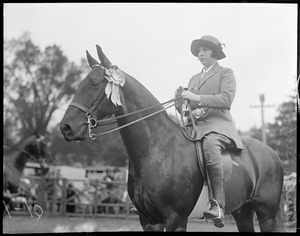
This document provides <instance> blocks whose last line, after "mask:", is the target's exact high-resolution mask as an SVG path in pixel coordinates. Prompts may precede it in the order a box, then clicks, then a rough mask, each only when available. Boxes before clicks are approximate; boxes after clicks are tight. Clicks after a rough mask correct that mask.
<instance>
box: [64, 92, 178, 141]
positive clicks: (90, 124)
mask: <svg viewBox="0 0 300 236" xmlns="http://www.w3.org/2000/svg"><path fill="white" fill-rule="evenodd" d="M182 100H183V99H182V98H180V97H178V98H173V99H171V100H169V101H166V102H163V103H159V104H156V105H153V106H150V107H147V108H143V109H141V110H137V111H134V112H130V113H127V114H124V115H120V116H115V117H113V118H107V119H102V120H96V119H94V118H93V117H92V116H91V114H90V112H89V109H88V108H87V107H85V106H82V105H81V104H79V103H76V102H71V103H70V105H69V106H73V107H76V108H78V109H79V110H81V111H83V112H85V115H86V116H87V119H88V120H87V122H86V123H85V124H84V125H88V136H89V137H90V138H91V139H92V140H95V139H96V137H97V136H100V135H104V134H109V133H112V132H114V131H117V130H120V129H123V128H125V127H127V126H130V125H133V124H135V123H137V122H139V121H142V120H145V119H147V118H149V117H152V116H154V115H156V114H158V113H160V112H163V111H165V110H166V109H168V108H170V107H172V106H175V105H176V104H177V103H180V102H181V101H182ZM170 103H173V104H170ZM164 105H166V106H165V107H164V108H162V109H160V110H158V111H156V112H153V113H151V114H149V115H146V116H144V117H141V118H139V119H136V120H134V121H132V122H129V123H127V124H125V125H122V126H119V127H116V128H113V129H110V130H107V131H104V132H102V133H99V134H94V133H92V129H93V128H96V127H97V126H103V125H108V124H114V123H116V120H118V119H121V118H125V117H129V116H132V115H135V114H137V113H141V112H144V111H148V110H150V109H153V108H156V107H159V106H164Z"/></svg>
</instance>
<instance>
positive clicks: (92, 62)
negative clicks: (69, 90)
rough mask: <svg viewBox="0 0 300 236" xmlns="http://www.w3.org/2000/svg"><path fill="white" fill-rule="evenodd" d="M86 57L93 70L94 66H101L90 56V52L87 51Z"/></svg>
mask: <svg viewBox="0 0 300 236" xmlns="http://www.w3.org/2000/svg"><path fill="white" fill-rule="evenodd" d="M86 57H87V60H88V63H89V65H90V67H91V68H93V65H95V64H99V62H98V61H97V60H96V59H94V58H93V57H92V56H91V55H90V53H89V52H88V50H86Z"/></svg>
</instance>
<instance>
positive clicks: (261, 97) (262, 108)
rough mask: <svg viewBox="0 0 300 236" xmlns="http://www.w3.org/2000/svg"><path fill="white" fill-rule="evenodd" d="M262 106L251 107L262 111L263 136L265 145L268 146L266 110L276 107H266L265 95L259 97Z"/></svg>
mask: <svg viewBox="0 0 300 236" xmlns="http://www.w3.org/2000/svg"><path fill="white" fill-rule="evenodd" d="M259 99H260V106H250V108H260V109H261V136H262V141H263V143H265V144H267V136H266V127H265V118H264V108H268V107H274V105H264V102H265V95H264V94H261V95H259Z"/></svg>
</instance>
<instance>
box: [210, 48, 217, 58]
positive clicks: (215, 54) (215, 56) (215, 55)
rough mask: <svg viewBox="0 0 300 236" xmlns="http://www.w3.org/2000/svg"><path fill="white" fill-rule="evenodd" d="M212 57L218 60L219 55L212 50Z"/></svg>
mask: <svg viewBox="0 0 300 236" xmlns="http://www.w3.org/2000/svg"><path fill="white" fill-rule="evenodd" d="M211 57H213V58H216V59H217V53H215V51H214V50H212V49H211Z"/></svg>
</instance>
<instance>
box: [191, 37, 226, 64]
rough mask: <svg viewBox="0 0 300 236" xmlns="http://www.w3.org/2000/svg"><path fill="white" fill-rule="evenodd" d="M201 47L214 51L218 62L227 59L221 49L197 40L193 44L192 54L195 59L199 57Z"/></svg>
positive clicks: (206, 41)
mask: <svg viewBox="0 0 300 236" xmlns="http://www.w3.org/2000/svg"><path fill="white" fill-rule="evenodd" d="M200 46H201V47H206V48H209V49H211V50H213V51H214V52H215V53H216V56H217V59H218V60H221V59H223V58H225V57H226V55H225V54H224V52H223V50H222V49H221V48H220V47H218V46H217V45H215V44H214V43H212V42H210V41H208V40H205V39H196V40H194V41H193V42H192V45H191V52H192V54H193V55H194V56H195V57H198V49H199V47H200Z"/></svg>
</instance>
